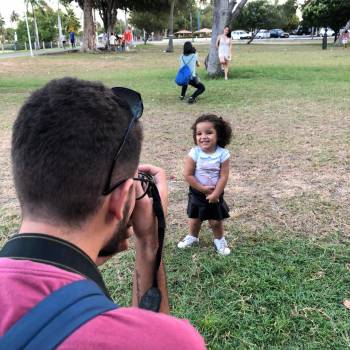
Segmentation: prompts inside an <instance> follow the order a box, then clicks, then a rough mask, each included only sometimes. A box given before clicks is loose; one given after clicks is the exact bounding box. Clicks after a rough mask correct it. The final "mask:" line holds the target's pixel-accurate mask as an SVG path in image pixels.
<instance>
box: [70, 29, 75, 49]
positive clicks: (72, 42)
mask: <svg viewBox="0 0 350 350" xmlns="http://www.w3.org/2000/svg"><path fill="white" fill-rule="evenodd" d="M69 41H70V44H71V46H72V47H75V33H74V32H73V31H70V33H69Z"/></svg>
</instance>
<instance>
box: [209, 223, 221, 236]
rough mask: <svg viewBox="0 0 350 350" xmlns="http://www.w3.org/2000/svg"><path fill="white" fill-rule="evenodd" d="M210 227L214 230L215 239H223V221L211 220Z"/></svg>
mask: <svg viewBox="0 0 350 350" xmlns="http://www.w3.org/2000/svg"><path fill="white" fill-rule="evenodd" d="M209 225H210V228H211V229H212V230H213V235H214V238H215V239H221V238H222V237H223V236H224V225H223V222H222V220H209Z"/></svg>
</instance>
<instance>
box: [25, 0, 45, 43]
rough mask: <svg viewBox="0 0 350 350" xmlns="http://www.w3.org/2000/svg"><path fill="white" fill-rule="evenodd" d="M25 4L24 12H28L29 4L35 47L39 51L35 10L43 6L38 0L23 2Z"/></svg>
mask: <svg viewBox="0 0 350 350" xmlns="http://www.w3.org/2000/svg"><path fill="white" fill-rule="evenodd" d="M25 3H26V11H27V12H28V5H29V4H30V6H31V8H32V15H33V20H34V30H35V47H36V48H37V49H40V40H39V31H38V23H37V20H36V15H35V10H36V9H40V8H41V5H42V4H43V3H42V2H40V0H25Z"/></svg>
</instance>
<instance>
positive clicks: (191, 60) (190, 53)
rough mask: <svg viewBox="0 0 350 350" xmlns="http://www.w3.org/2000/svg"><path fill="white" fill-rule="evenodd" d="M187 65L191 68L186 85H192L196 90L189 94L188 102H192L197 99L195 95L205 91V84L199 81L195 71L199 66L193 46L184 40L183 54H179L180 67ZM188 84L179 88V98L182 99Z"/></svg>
mask: <svg viewBox="0 0 350 350" xmlns="http://www.w3.org/2000/svg"><path fill="white" fill-rule="evenodd" d="M184 65H187V66H188V67H189V68H190V70H191V74H192V77H191V80H190V81H189V83H188V85H191V86H193V87H194V88H196V89H197V90H196V91H195V92H194V93H193V94H192V95H191V96H190V98H189V99H188V103H194V102H196V101H197V97H198V96H199V95H200V94H202V93H203V92H204V91H205V86H204V85H203V84H202V83H201V82H200V81H199V77H198V75H197V73H196V67H199V66H200V64H199V60H198V54H197V52H196V49H195V47H194V46H193V45H192V43H191V42H190V41H186V42H185V44H184V48H183V54H182V55H181V56H180V68H182V67H183V66H184ZM188 85H183V86H182V89H181V95H180V100H184V99H185V96H186V91H187V88H188Z"/></svg>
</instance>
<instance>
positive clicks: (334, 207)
mask: <svg viewBox="0 0 350 350" xmlns="http://www.w3.org/2000/svg"><path fill="white" fill-rule="evenodd" d="M162 50H164V47H161V46H151V45H149V46H148V45H147V46H143V45H142V46H139V47H138V48H137V50H136V51H134V52H129V53H126V54H119V55H115V54H113V55H112V54H96V55H81V54H79V53H75V54H66V55H60V56H48V57H44V56H42V57H35V58H16V59H7V60H5V59H3V60H1V61H0V101H1V108H0V148H1V152H0V207H1V209H0V240H1V242H2V243H3V241H4V240H5V239H6V237H7V236H8V234H10V233H11V232H14V231H15V230H16V228H17V226H18V223H19V220H18V213H19V210H18V203H17V201H16V199H15V193H14V190H13V185H12V180H11V171H10V157H9V150H10V137H11V126H12V123H13V121H14V119H15V116H16V113H17V112H18V109H19V107H20V106H21V104H22V102H23V101H24V100H25V99H26V97H27V96H28V95H29V93H30V92H31V91H33V90H34V89H36V88H38V87H40V86H42V85H43V84H45V82H47V81H48V80H50V79H52V78H59V77H63V76H67V75H69V76H76V77H80V78H83V79H93V80H101V81H103V82H104V83H106V84H107V85H109V86H116V85H122V86H128V87H131V88H134V89H136V90H138V91H140V92H141V94H142V96H143V98H144V104H145V112H144V116H143V118H142V119H143V122H144V131H145V143H144V147H143V153H142V160H143V161H144V162H152V163H154V164H156V165H159V166H162V167H164V168H165V169H166V171H167V173H168V175H169V189H170V210H169V217H168V229H167V242H166V249H165V260H166V264H167V270H168V280H169V285H170V299H171V304H172V312H173V314H174V315H176V316H180V317H185V318H188V319H190V320H191V322H192V323H193V324H194V325H195V326H196V327H197V328H198V329H199V331H200V332H201V333H202V334H203V335H204V337H205V339H206V342H207V344H208V347H209V348H210V349H235V348H237V349H265V348H266V349H348V348H350V327H349V324H350V311H349V310H347V309H346V308H345V307H344V306H343V300H344V299H350V265H349V263H350V248H349V244H350V206H349V202H350V190H349V188H350V176H349V171H350V118H349V115H350V104H349V97H350V96H349V95H350V90H349V83H350V71H349V66H350V50H343V49H341V48H336V49H332V48H330V49H329V50H327V51H322V50H321V49H320V44H318V45H313V44H306V45H305V44H303V45H295V44H294V45H252V46H246V45H235V47H234V55H233V60H232V65H231V69H230V80H228V81H224V80H222V79H214V80H211V79H208V78H207V77H206V74H205V71H204V69H203V68H201V69H199V75H200V77H201V79H202V82H203V83H204V85H205V86H206V92H205V93H204V94H203V95H202V96H201V97H200V98H199V101H198V103H197V104H194V105H188V104H186V103H185V102H183V101H179V100H178V99H177V97H178V95H179V94H180V92H179V90H180V89H179V88H178V87H176V86H175V84H174V82H173V80H174V77H175V74H176V71H177V60H178V55H179V53H180V47H176V51H177V52H176V53H175V54H165V53H163V52H162ZM207 50H208V47H207V46H205V45H201V46H198V52H199V55H200V57H201V59H202V61H203V59H204V57H205V55H206V52H207ZM207 112H214V113H217V114H219V115H221V116H223V117H224V118H226V119H228V120H229V121H230V122H231V123H232V126H233V129H234V140H233V142H232V144H230V145H229V146H228V149H229V150H230V152H231V154H232V160H231V176H230V179H229V184H228V186H227V189H226V190H225V193H226V194H225V197H226V200H227V202H228V204H229V206H230V208H231V212H230V214H231V218H230V219H229V220H228V221H227V223H226V231H227V238H228V240H229V243H230V246H231V247H232V254H231V256H229V257H226V258H221V257H218V256H216V255H215V253H214V252H213V249H212V243H211V234H210V232H209V230H208V228H207V226H204V229H203V232H202V236H201V238H202V239H201V244H200V246H199V247H198V248H194V249H192V250H187V251H184V252H183V251H178V250H177V249H176V245H175V243H176V242H177V241H178V240H179V239H180V237H182V236H184V235H185V234H186V233H187V225H186V215H185V210H186V204H187V200H186V199H187V198H186V189H187V186H186V184H185V183H184V181H183V179H182V177H181V175H180V174H181V171H182V166H183V158H184V156H185V155H186V154H187V152H188V151H189V149H190V148H191V147H192V137H191V131H190V126H191V124H192V123H193V121H194V119H195V118H196V117H197V116H199V115H200V114H201V113H207ZM115 259H116V261H117V264H115V261H113V262H109V263H108V264H107V266H106V267H104V269H103V273H104V276H105V279H106V281H107V284H108V286H109V288H110V290H111V292H112V294H113V296H114V297H115V299H116V300H117V301H118V302H119V303H121V304H129V303H130V299H131V293H130V289H131V278H130V274H131V273H132V268H133V251H132V249H131V250H130V251H128V252H125V253H123V254H121V256H120V257H117V258H115Z"/></svg>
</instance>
